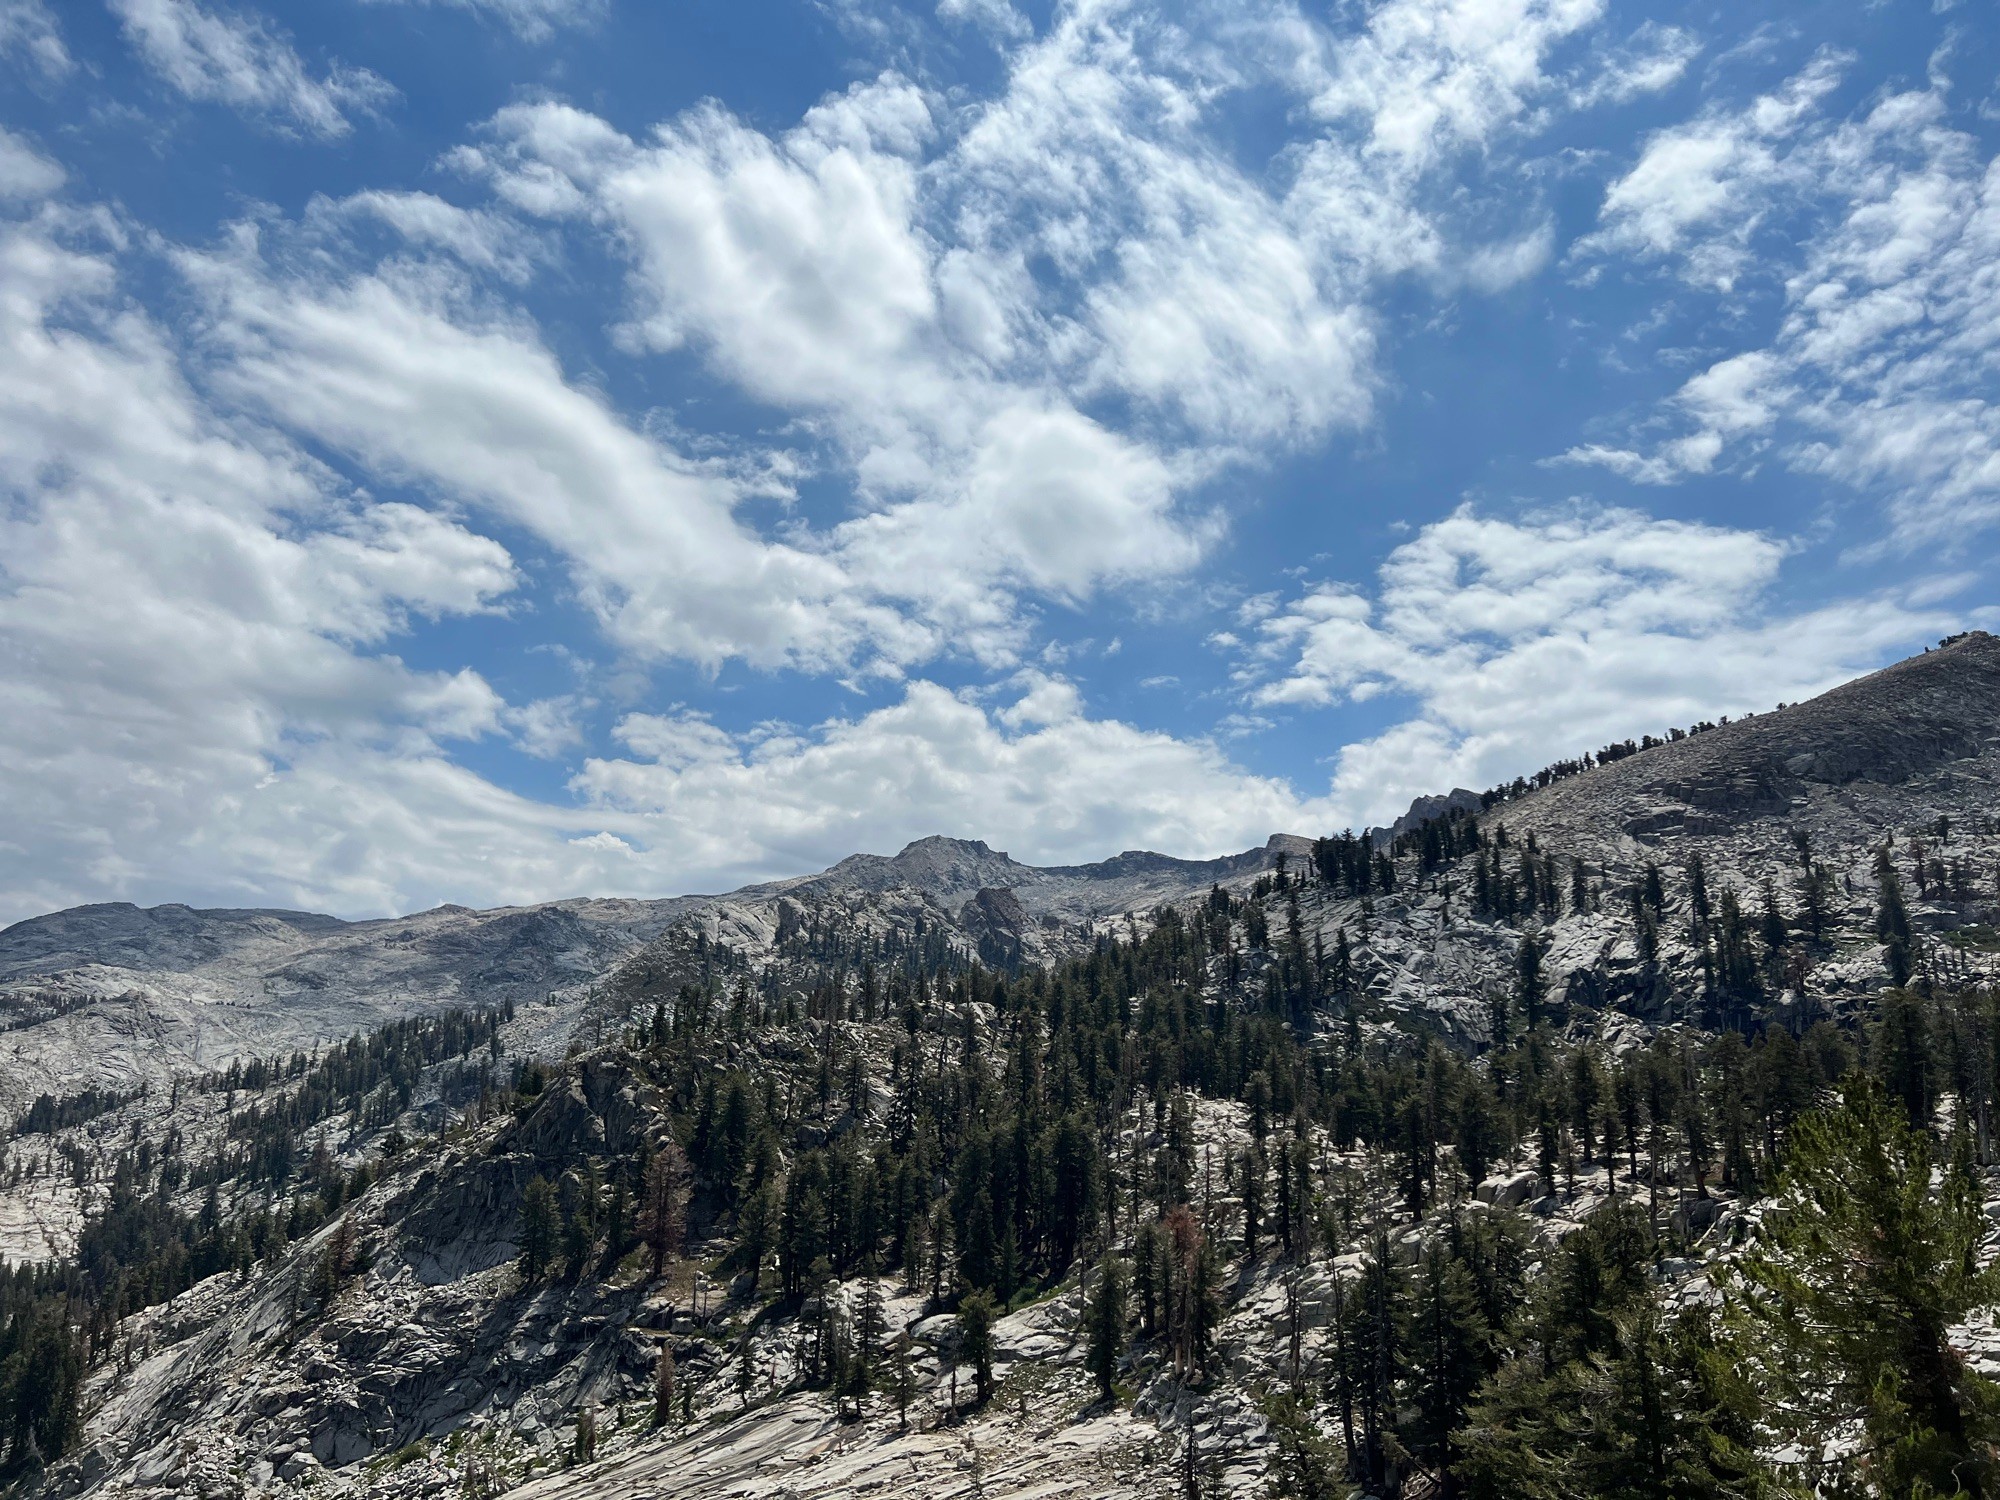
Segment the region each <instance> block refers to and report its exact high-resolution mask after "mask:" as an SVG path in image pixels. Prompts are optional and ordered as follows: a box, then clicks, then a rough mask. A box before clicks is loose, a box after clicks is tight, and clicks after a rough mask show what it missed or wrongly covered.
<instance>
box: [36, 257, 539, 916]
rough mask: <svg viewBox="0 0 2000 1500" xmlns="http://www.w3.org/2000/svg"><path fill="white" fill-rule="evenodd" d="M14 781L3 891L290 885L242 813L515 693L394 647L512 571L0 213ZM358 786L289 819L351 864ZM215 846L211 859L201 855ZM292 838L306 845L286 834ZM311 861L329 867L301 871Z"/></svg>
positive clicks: (110, 278) (493, 591) (394, 750)
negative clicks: (223, 408) (288, 782)
mask: <svg viewBox="0 0 2000 1500" xmlns="http://www.w3.org/2000/svg"><path fill="white" fill-rule="evenodd" d="M0 287H4V288H5V290H6V295H5V296H4V297H0V495H4V497H5V499H4V504H0V662H4V665H5V670H4V671H0V780H4V781H5V784H6V785H7V786H8V787H9V788H10V791H11V796H10V804H9V805H10V814H9V820H8V826H7V830H6V833H5V836H4V844H0V862H4V865H5V868H6V871H7V877H6V881H5V887H6V890H7V893H8V894H7V896H6V904H7V905H8V907H9V908H10V909H11V910H12V911H13V912H15V913H18V914H25V913H26V911H27V910H29V909H33V908H36V907H43V908H46V907H48V906H55V905H62V904H67V903H69V902H73V901H75V900H80V899H96V898H98V897H101V896H102V895H103V894H105V893H115V892H120V891H123V890H126V889H130V888H131V886H132V883H133V882H135V881H142V880H143V881H151V882H154V884H153V885H152V886H151V887H150V889H153V890H156V891H157V890H159V889H161V886H162V884H164V883H170V882H173V881H175V880H178V879H183V878H184V879H185V880H186V881H187V882H188V884H189V885H190V886H191V887H198V888H200V889H202V890H204V891H206V892H208V893H211V894H214V895H221V894H223V893H224V892H225V890H234V891H236V892H237V893H239V894H241V893H245V892H249V891H251V890H252V889H257V890H261V891H263V892H270V891H274V890H277V889H280V888H281V887H283V884H284V881H285V880H286V879H288V878H289V877H287V876H285V875H284V874H283V873H282V871H281V868H280V865H279V864H278V863H277V862H276V861H275V858H273V859H272V860H270V861H266V857H265V856H266V854H267V853H268V852H269V851H268V850H267V851H264V852H263V853H260V852H259V851H258V850H256V849H254V848H249V847H230V848H229V849H228V852H227V854H226V856H225V855H223V854H220V853H218V850H219V849H220V848H221V847H222V846H224V845H227V844H228V843H229V840H230V839H231V838H233V837H234V834H235V833H236V832H237V831H238V830H239V827H241V829H242V831H243V832H244V833H245V836H246V838H250V839H252V841H253V842H254V840H255V839H256V838H269V837H275V834H274V833H273V831H272V830H264V832H263V833H261V834H253V833H252V832H251V830H250V829H249V828H248V827H247V825H239V824H238V823H237V822H236V820H235V816H234V815H235V813H236V812H237V811H239V810H241V809H243V808H244V807H245V806H246V805H247V803H248V801H249V800H252V799H253V797H254V794H256V793H257V792H258V790H259V789H260V788H262V787H264V786H265V785H266V784H267V783H270V782H271V781H272V780H273V779H274V778H275V779H276V780H278V781H283V780H285V779H286V778H287V777H289V776H290V775H292V774H293V771H294V770H295V768H296V767H298V766H299V765H301V764H303V763H305V762H309V761H310V762H319V763H329V762H334V761H338V760H340V759H341V757H342V756H351V757H353V758H354V759H355V761H356V762H357V763H367V762H373V761H376V760H379V759H380V758H382V757H390V758H394V757H396V756H412V755H414V756H418V757H422V756H426V755H435V754H436V753H437V750H436V747H437V746H438V745H439V744H441V743H443V742H445V741H447V740H449V739H452V738H456V737H463V736H468V735H478V734H483V733H487V732H490V731H491V730H492V729H494V728H495V727H496V725H497V715H498V712H499V709H500V707H501V704H500V701H499V699H498V697H497V696H496V695H495V694H494V692H493V691H492V689H491V688H490V687H489V686H488V685H487V684H486V683H485V682H484V681H483V680H482V679H481V678H480V677H479V675H478V674H477V673H474V672H470V671H457V672H452V671H419V670H414V669H411V668H409V667H406V666H405V665H403V664H402V663H401V662H400V661H398V660H397V659H396V658H395V657H393V656H390V655H386V654H381V653H380V651H379V648H380V647H381V646H383V645H384V644H386V643H387V642H388V641H389V640H390V639H391V638H393V637H395V636H397V635H399V634H401V633H402V632H403V631H404V630H405V629H406V628H407V626H408V622H409V621H410V619H411V618H412V617H434V616H438V615H443V614H454V613H459V614H462V613H467V612H473V611H479V610H484V609H488V608H491V607H493V605H494V604H495V603H496V602H497V601H498V600H500V599H502V598H503V597H505V596H506V595H507V594H508V593H509V592H510V591H511V590H512V589H513V588H514V586H515V582H516V575H515V571H514V567H513V564H512V561H511V559H510V558H509V557H508V555H507V553H506V552H505V550H504V549H502V548H501V547H500V546H499V545H498V544H496V543H494V542H493V541H491V540H490V539H488V538H485V537H481V536H477V535H475V534H473V533H471V532H469V531H467V530H465V529H464V528H463V527H461V526H459V525H457V524H456V523H454V522H453V521H451V520H450V519H449V518H447V517H445V516H442V515H438V514H433V513H430V512H426V511H424V510H420V509H418V508H416V507H414V506H410V505H406V504H371V503H369V502H368V501H367V500H366V499H365V498H362V497H358V496H353V495H350V494H347V493H345V492H343V491H342V490H341V488H340V487H339V486H338V485H336V484H334V483H333V482H332V480H331V477H330V476H328V475H327V474H326V473H325V472H324V471H322V470H321V469H320V468H319V467H318V466H317V465H315V464H313V463H312V462H311V461H310V460H309V459H307V458H306V457H305V456H304V455H302V454H300V453H298V452H296V451H295V450H293V449H291V448H290V447H289V446H288V445H286V444H285V443H284V442H282V441H281V440H279V439H278V438H276V437H275V435H273V434H271V433H269V432H267V431H262V430H259V429H257V428H254V427H251V426H247V425H244V424H241V423H239V422H236V421H233V420H230V419H228V418H225V417H223V416H221V415H219V414H218V413H216V412H215V411H214V410H213V409H211V408H210V407H209V406H208V405H207V404H206V403H205V402H204V401H203V400H202V399H201V397H200V396H199V395H198V394H197V393H196V392H195V391H194V390H193V389H192V388H191V387H190V386H189V384H188V383H187V381H186V380H185V378H184V376H183V374H182V371H181V368H180V365H179V362H178V360H177V359H176V357H175V355H174V353H173V351H172V349H171V348H170V346H169V345H168V343H167V342H166V340H165V337H164V335H163V333H162V331H161V329H160V328H159V327H158V326H157V325H156V324H154V323H153V322H152V321H151V320H150V319H148V318H147V317H146V316H145V315H144V314H143V313H140V312H138V311H136V310H135V309H133V308H131V307H130V306H128V305H126V304H125V303H124V302H123V301H122V300H121V298H120V296H119V293H118V276H117V268H116V266H115V265H114V264H113V263H112V261H110V260H109V259H108V258H107V257H106V256H104V255H102V254H100V253H95V252H92V251H89V250H87V249H78V248H74V247H71V246H68V245H65V244H63V243H61V242H59V241H57V240H56V239H54V238H52V237H51V236H50V235H49V233H48V232H47V231H46V230H44V229H42V228H39V227H35V226H11V227H9V228H7V229H5V230H4V231H0ZM340 807H341V804H340V802H339V801H337V800H336V801H331V802H329V803H328V804H327V805H326V807H325V808H324V809H323V810H322V816H321V819H320V822H319V825H318V827H317V829H316V830H314V831H311V832H308V831H305V830H303V829H302V830H301V831H300V832H299V833H298V835H297V837H299V838H304V839H312V838H318V839H322V840H325V841H328V842H326V843H325V845H324V846H323V847H322V848H321V849H320V850H319V851H318V854H317V855H315V856H314V857H316V858H330V859H336V860H337V859H339V858H341V857H346V856H342V855H341V854H340V853H339V851H338V849H337V848H336V845H337V843H338V840H337V838H336V836H335V833H334V829H335V827H336V825H337V821H338V816H339V813H340ZM197 846H200V847H202V848H204V849H205V852H203V853H201V854H199V855H198V856H197V855H196V854H194V853H192V852H191V851H193V850H195V849H196V848H197ZM293 852H294V854H296V853H297V849H296V847H295V848H294V850H293ZM308 862H309V861H308Z"/></svg>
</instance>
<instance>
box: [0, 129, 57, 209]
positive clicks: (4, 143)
mask: <svg viewBox="0 0 2000 1500" xmlns="http://www.w3.org/2000/svg"><path fill="white" fill-rule="evenodd" d="M62 185H63V169H62V168H61V167H59V166H57V165H56V164H55V163H54V162H52V161H50V160H49V159H48V158H47V157H46V156H44V155H42V153H41V152H39V151H37V150H36V149H35V148H34V147H33V146H30V145H29V144H28V143H27V142H26V141H24V140H22V139H21V138H20V137H19V136H18V135H15V134H14V133H13V132H12V131H11V130H8V129H7V128H6V127H5V126H0V199H8V198H12V199H23V198H46V197H47V196H48V195H49V194H50V193H53V192H54V191H55V190H56V189H57V188H59V187H61V186H62Z"/></svg>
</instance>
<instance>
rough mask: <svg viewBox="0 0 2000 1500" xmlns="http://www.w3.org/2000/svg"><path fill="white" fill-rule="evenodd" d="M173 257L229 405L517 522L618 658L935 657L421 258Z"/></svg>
mask: <svg viewBox="0 0 2000 1500" xmlns="http://www.w3.org/2000/svg"><path fill="white" fill-rule="evenodd" d="M182 263H183V265H184V267H185V268H186V269H187V271H188V272H189V274H190V276H191V278H192V279H193V281H194V283H195V285H196V286H197V287H199V288H200V289H201V290H202V291H203V293H204V294H205V295H206V297H207V298H208V301H209V305H210V307H211V310H212V316H211V324H210V328H209V330H208V347H209V348H210V350H211V351H212V353H213V354H214V356H215V358H216V359H217V361H218V365H217V369H216V372H215V377H214V378H215V379H216V380H217V381H218V382H219V383H220V384H221V386H222V387H223V388H225V389H226V390H227V391H228V392H229V393H230V394H231V395H232V396H233V397H234V398H235V399H237V400H239V401H241V402H243V403H245V404H246V405H247V406H249V407H250V408H252V409H255V410H260V411H263V412H266V413H268V414H269V415H270V416H272V417H273V418H275V419H277V420H280V421H282V422H284V423H285V424H286V425H288V426H290V427H292V428H295V429H297V430H299V431H301V432H304V433H308V434H310V435H311V436H312V437H313V438H314V439H315V440H317V441H320V442H325V443H329V444H332V445H334V446H335V447H337V448H340V449H342V450H345V451H346V452H348V453H350V454H352V455H353V456H354V457H355V458H356V459H358V460H359V461H360V462H362V463H363V464H365V465H367V466H368V467H369V468H370V469H371V470H373V471H375V472H378V473H381V474H384V475H386V476H388V477H390V478H391V479H405V480H414V481H416V482H418V483H420V484H423V485H426V486H429V487H432V488H434V489H436V490H438V491H440V492H442V493H443V494H445V495H448V496H450V497H451V498H452V499H454V500H455V501H457V502H459V503H462V504H466V505H470V506H476V507H478V508H479V509H480V510H482V511H483V512H485V513H487V514H489V515H491V516H493V517H495V518H497V519H499V520H502V521H504V522H505V523H507V524H510V525H515V526H521V527H524V528H526V529H527V530H528V531H530V532H531V533H533V534H534V535H535V536H537V537H538V538H540V539H541V540H542V541H543V542H544V543H546V544H547V545H548V546H549V547H551V548H552V549H554V550H555V551H556V552H557V553H558V555H561V556H565V557H567V558H569V559H570V560H571V561H572V563H573V566H574V576H575V581H576V584H577V587H578V590H579V593H580V596H581V597H582V599H583V601H584V602H585V603H586V604H587V605H588V606H589V607H590V608H591V609H593V610H594V611H595V612H596V614H597V616H598V618H599V619H600V620H601V621H602V623H603V625H604V628H605V629H606V631H607V632H608V633H609V634H610V636H611V637H612V639H613V640H614V641H615V642H616V643H617V644H618V645H619V646H621V647H623V648H624V649H626V650H627V651H629V652H632V653H633V654H635V655H638V656H641V657H647V656H672V657H681V658H684V659H687V660H691V661H694V662H697V663H700V664H703V665H706V666H715V665H719V664H720V663H721V662H723V661H725V660H728V659H730V658H732V657H740V658H743V659H746V660H748V661H750V662H752V663H753V664H757V665H762V666H781V665H791V666H797V667H803V668H808V669H817V670H827V669H831V668H835V667H839V666H842V665H844V664H845V663H847V662H848V661H849V660H851V659H852V658H854V657H856V656H857V655H864V654H866V653H867V652H869V651H879V652H881V653H882V654H884V655H885V656H887V657H889V658H890V659H892V660H905V659H908V658H910V657H912V656H921V655H923V654H927V653H928V652H930V651H933V650H935V649H936V645H935V642H934V641H933V640H932V639H931V638H930V637H928V636H927V635H925V634H924V632H923V631H922V629H921V628H920V627H918V626H916V625H913V624H909V623H906V622H905V621H904V620H902V618H901V617H900V616H899V615H898V614H897V613H896V612H895V611H893V610H891V609H889V608H887V607H885V606H883V605H880V604H878V603H875V602H871V600H870V599H868V598H867V597H865V596H864V595H863V594H862V593H861V592H860V591H859V590H858V589H857V588H856V587H855V586H854V585H853V583H852V581H851V580H850V579H849V577H848V576H847V574H846V573H845V572H844V571H843V570H842V569H841V567H840V566H839V564H838V563H837V562H836V561H834V560H833V559H831V558H828V557H826V556H823V555H821V554H820V553H818V552H816V551H812V550H807V549H803V548H800V547H797V546H792V545H787V544H783V543H775V542H767V541H764V540H762V539H761V538H759V537H758V536H757V535H756V533H754V532H753V531H751V530H749V529H747V528H746V527H744V526H743V525H742V524H741V523H739V521H738V520H737V519H736V517H735V515H734V514H733V506H734V503H735V500H736V495H735V492H734V490H733V489H732V487H731V485H730V484H729V482H728V481H726V480H725V479H721V478H718V477H716V476H714V475H711V474H710V473H708V472H706V471H705V470H703V469H702V468H700V467H699V466H697V465H694V464H691V463H689V462H688V461H686V460H685V459H683V458H681V457H680V456H679V455H677V454H675V453H674V452H673V451H672V450H670V449H669V448H667V447H665V446H664V445H663V444H661V443H660V442H657V441H655V440H654V439H653V438H651V437H649V436H648V435H646V434H644V433H642V432H639V431H636V430H635V429H633V428H632V427H631V426H630V425H629V424H627V423H626V422H625V421H623V420H622V419H621V418H620V417H619V415H618V414H617V413H616V412H615V411H614V410H612V409H611V407H610V406H609V405H608V404H607V403H606V402H605V401H604V399H603V398H602V397H601V396H599V395H597V394H596V393H594V392H591V391H588V390H585V389H582V388H580V387H578V386H577V385H575V384H573V383H572V382H570V381H569V380H568V379H566V377H565V375H564V373H563V370H562V368H561V367H560V366H559V365H558V364H557V362H556V360H555V358H554V356H553V355H551V354H550V352H549V351H548V349H547V348H546V347H545V346H544V345H543V344H542V343H541V341H540V339H539V338H538V337H537V336H536V334H535V331H534V330H533V328H532V327H531V326H529V325H527V324H525V323H524V322H523V321H522V320H520V319H518V318H517V317H513V316H511V315H507V314H505V313H498V312H493V311H492V310H483V311H482V309H480V308H479V307H478V306H477V305H475V304H469V303H468V302H467V301H466V300H465V296H466V289H465V288H464V287H463V285H462V284H460V283H457V282H455V281H453V280H452V279H451V278H449V277H442V276H440V275H438V274H437V272H436V268H431V269H430V270H429V271H417V270H414V269H411V268H399V267H397V266H394V265H389V266H385V267H384V268H382V269H380V270H379V271H377V272H375V273H369V274H358V275H353V276H350V277H343V278H341V279H334V280H329V279H326V278H325V273H324V268H323V267H320V266H318V265H317V264H316V263H315V262H313V261H312V260H311V258H310V257H308V258H307V269H306V270H305V271H303V272H301V273H299V274H287V273H286V272H284V271H282V270H279V269H275V268H274V267H272V266H270V265H268V264H267V263H266V262H265V261H264V260H262V259H261V258H260V257H259V255H258V254H257V250H256V247H255V246H254V245H249V244H246V245H243V246H239V247H238V248H237V249H236V250H234V251H233V252H231V253H228V254H216V255H206V256H197V255H188V256H185V257H183V259H182Z"/></svg>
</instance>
